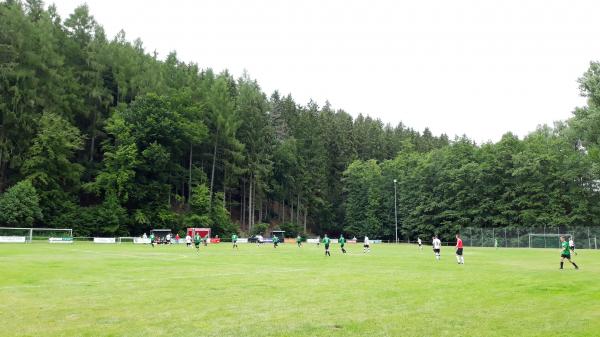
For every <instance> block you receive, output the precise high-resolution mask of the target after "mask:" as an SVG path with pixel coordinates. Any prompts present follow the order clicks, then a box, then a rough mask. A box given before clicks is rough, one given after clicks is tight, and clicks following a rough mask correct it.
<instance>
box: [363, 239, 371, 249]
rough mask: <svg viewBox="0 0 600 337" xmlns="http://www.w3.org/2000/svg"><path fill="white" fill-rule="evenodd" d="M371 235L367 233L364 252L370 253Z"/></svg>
mask: <svg viewBox="0 0 600 337" xmlns="http://www.w3.org/2000/svg"><path fill="white" fill-rule="evenodd" d="M369 243H370V242H369V237H368V236H366V235H365V240H364V241H363V253H370V252H371V246H370V245H369Z"/></svg>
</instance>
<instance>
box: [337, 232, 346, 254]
mask: <svg viewBox="0 0 600 337" xmlns="http://www.w3.org/2000/svg"><path fill="white" fill-rule="evenodd" d="M338 242H339V243H340V248H341V249H342V253H344V254H346V249H345V248H344V246H345V245H346V239H345V238H344V235H343V234H340V238H339V239H338Z"/></svg>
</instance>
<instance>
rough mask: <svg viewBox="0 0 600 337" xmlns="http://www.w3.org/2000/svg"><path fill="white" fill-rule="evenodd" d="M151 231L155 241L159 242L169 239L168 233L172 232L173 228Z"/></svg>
mask: <svg viewBox="0 0 600 337" xmlns="http://www.w3.org/2000/svg"><path fill="white" fill-rule="evenodd" d="M150 233H152V234H154V241H155V242H157V243H159V242H165V241H167V234H171V230H170V229H153V230H151V231H150Z"/></svg>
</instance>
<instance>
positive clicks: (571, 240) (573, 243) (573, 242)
mask: <svg viewBox="0 0 600 337" xmlns="http://www.w3.org/2000/svg"><path fill="white" fill-rule="evenodd" d="M569 249H570V250H571V252H572V253H573V254H575V255H577V253H576V252H575V241H573V237H572V236H571V237H570V238H569Z"/></svg>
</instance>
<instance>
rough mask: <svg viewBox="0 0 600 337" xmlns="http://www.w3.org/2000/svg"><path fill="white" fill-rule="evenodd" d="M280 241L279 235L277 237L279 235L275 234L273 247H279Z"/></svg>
mask: <svg viewBox="0 0 600 337" xmlns="http://www.w3.org/2000/svg"><path fill="white" fill-rule="evenodd" d="M278 243H279V237H277V235H273V248H277V244H278Z"/></svg>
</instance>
